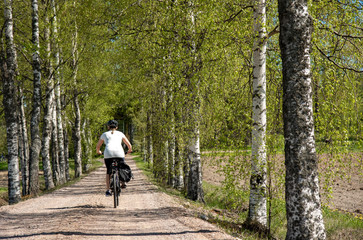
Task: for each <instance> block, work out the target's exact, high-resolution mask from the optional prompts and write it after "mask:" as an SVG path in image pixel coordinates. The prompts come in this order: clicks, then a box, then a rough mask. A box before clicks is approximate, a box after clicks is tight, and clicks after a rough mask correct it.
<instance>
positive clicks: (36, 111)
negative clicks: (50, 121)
mask: <svg viewBox="0 0 363 240" xmlns="http://www.w3.org/2000/svg"><path fill="white" fill-rule="evenodd" d="M31 7H32V44H33V56H32V65H33V110H32V114H31V120H30V137H31V145H30V159H29V163H30V178H31V180H30V182H31V184H32V186H29V192H32V193H35V192H37V191H38V188H39V186H38V185H39V183H38V172H39V170H38V169H39V154H40V150H41V146H42V142H41V137H40V130H39V123H40V111H41V100H42V93H41V77H42V73H41V65H40V57H39V48H40V45H39V14H38V9H39V5H38V1H37V0H32V2H31Z"/></svg>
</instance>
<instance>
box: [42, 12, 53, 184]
mask: <svg viewBox="0 0 363 240" xmlns="http://www.w3.org/2000/svg"><path fill="white" fill-rule="evenodd" d="M45 22H46V23H48V24H47V25H48V26H49V17H48V15H47V14H46V15H45ZM49 35H50V30H49V27H46V28H45V32H44V38H45V41H46V43H47V49H46V51H47V68H46V72H47V87H46V96H45V108H44V116H43V136H42V149H41V155H42V162H43V174H44V180H45V188H46V189H52V188H54V182H53V175H52V169H51V163H50V141H51V134H52V133H51V131H52V109H53V102H54V100H53V96H54V94H53V91H54V87H53V75H52V67H51V64H50V57H51V46H50V37H49Z"/></svg>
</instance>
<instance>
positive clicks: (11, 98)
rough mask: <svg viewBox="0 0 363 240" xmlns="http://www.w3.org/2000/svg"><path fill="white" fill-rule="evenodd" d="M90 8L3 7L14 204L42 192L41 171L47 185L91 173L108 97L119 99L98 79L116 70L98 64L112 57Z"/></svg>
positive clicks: (49, 4)
mask: <svg viewBox="0 0 363 240" xmlns="http://www.w3.org/2000/svg"><path fill="white" fill-rule="evenodd" d="M91 7H92V2H91V1H88V2H87V1H82V3H79V2H77V1H55V0H49V1H37V0H33V1H30V2H22V1H3V2H2V3H1V4H0V8H1V10H3V12H4V15H3V16H4V17H3V18H1V19H2V20H1V24H2V26H4V27H3V28H2V32H1V33H2V34H1V40H2V45H1V54H0V55H1V56H0V59H1V73H2V78H1V79H2V83H3V88H2V92H1V93H2V100H3V106H2V107H1V109H2V111H1V112H2V115H3V116H4V117H5V118H4V119H5V122H4V121H3V120H2V122H1V124H2V125H3V126H4V127H3V128H2V131H5V130H6V138H5V137H4V138H2V142H1V151H2V154H4V152H5V151H6V150H7V154H5V155H7V158H8V163H9V164H8V170H9V203H16V202H18V201H19V200H20V198H21V195H23V196H25V195H37V194H38V192H39V190H40V183H39V171H40V170H42V171H43V176H44V181H45V189H51V188H54V186H56V185H59V184H63V183H65V182H66V181H68V180H70V178H71V176H73V175H74V176H75V177H79V176H81V175H82V171H84V170H86V171H87V170H88V168H89V166H90V165H89V164H90V160H91V159H92V155H93V148H94V147H93V145H94V143H93V139H94V138H96V137H95V136H93V135H94V133H93V129H95V131H96V130H98V131H99V129H102V123H103V122H105V121H106V119H108V118H110V116H111V112H110V109H111V108H112V107H113V106H109V105H106V104H105V102H108V101H113V99H115V98H116V95H115V94H114V93H112V94H108V92H109V91H110V89H112V88H114V87H113V86H112V85H108V84H103V85H102V84H99V83H101V82H103V83H105V82H107V83H108V80H109V76H110V75H111V74H109V73H108V72H107V71H109V69H107V66H105V67H103V68H102V67H101V68H99V69H98V66H100V65H102V64H103V61H104V60H103V57H104V56H106V55H107V52H105V51H104V49H105V46H106V45H107V43H109V42H108V39H107V37H105V36H103V34H106V32H107V29H105V28H103V27H99V26H97V25H96V24H94V25H91V24H92V22H93V17H94V16H93V15H92V16H90V15H87V12H88V13H89V12H90V11H91ZM80 12H81V13H82V15H80V14H79V13H80ZM90 26H91V27H90ZM98 29H99V30H98ZM114 89H115V90H117V86H116V87H115V88H114ZM91 96H92V97H91ZM102 105H104V106H103V107H102V108H100V106H102ZM5 126H6V127H5ZM93 126H96V127H93ZM1 134H2V136H4V134H5V132H2V133H1ZM82 146H83V147H82ZM69 157H71V158H72V160H73V161H74V165H75V167H74V169H75V171H74V173H70V167H69V163H70V160H69ZM73 161H72V162H73ZM19 164H20V166H21V169H19ZM40 165H41V166H40ZM19 172H21V181H20V178H19V176H20V175H19ZM20 183H21V186H20ZM20 191H21V192H20Z"/></svg>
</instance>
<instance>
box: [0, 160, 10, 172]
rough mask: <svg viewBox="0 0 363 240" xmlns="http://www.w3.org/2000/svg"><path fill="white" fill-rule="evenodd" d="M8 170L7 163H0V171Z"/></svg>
mask: <svg viewBox="0 0 363 240" xmlns="http://www.w3.org/2000/svg"><path fill="white" fill-rule="evenodd" d="M7 170H8V163H7V161H1V162H0V171H7Z"/></svg>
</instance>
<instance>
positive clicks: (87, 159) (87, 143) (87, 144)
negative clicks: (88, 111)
mask: <svg viewBox="0 0 363 240" xmlns="http://www.w3.org/2000/svg"><path fill="white" fill-rule="evenodd" d="M88 129H89V120H88V119H86V120H85V121H83V127H82V142H83V147H82V150H83V154H82V158H83V160H82V165H83V166H82V167H83V171H85V172H88V171H89V169H90V167H91V166H92V150H91V149H92V146H91V145H92V139H91V134H90V131H89V130H88Z"/></svg>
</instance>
